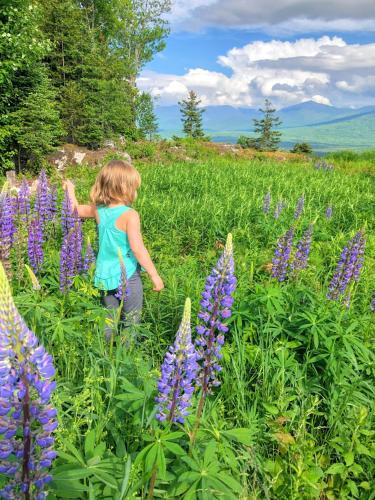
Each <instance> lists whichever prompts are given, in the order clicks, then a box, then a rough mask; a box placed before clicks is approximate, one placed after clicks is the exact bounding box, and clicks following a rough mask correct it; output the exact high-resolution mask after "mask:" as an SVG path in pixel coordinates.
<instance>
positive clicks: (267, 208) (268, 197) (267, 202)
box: [263, 191, 271, 214]
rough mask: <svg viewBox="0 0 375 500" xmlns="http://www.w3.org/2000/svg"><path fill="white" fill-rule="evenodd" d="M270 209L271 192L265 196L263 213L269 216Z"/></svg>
mask: <svg viewBox="0 0 375 500" xmlns="http://www.w3.org/2000/svg"><path fill="white" fill-rule="evenodd" d="M270 208H271V192H270V191H268V192H267V193H266V194H265V195H264V199H263V212H264V213H265V214H269V213H270Z"/></svg>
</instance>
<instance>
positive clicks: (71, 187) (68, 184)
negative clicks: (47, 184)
mask: <svg viewBox="0 0 375 500" xmlns="http://www.w3.org/2000/svg"><path fill="white" fill-rule="evenodd" d="M63 189H65V190H66V191H68V192H70V193H71V192H74V190H75V186H74V184H73V182H72V181H70V180H69V179H66V181H63Z"/></svg>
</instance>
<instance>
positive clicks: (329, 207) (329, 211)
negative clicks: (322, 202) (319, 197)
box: [325, 205, 333, 219]
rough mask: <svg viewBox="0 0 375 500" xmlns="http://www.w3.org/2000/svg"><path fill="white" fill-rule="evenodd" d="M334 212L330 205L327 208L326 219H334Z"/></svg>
mask: <svg viewBox="0 0 375 500" xmlns="http://www.w3.org/2000/svg"><path fill="white" fill-rule="evenodd" d="M332 212H333V209H332V206H331V205H330V206H328V207H327V208H326V212H325V216H326V219H331V218H332Z"/></svg>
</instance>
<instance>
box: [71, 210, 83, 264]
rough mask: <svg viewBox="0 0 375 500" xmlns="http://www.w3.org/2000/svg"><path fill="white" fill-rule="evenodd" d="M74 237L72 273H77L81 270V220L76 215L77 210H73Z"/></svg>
mask: <svg viewBox="0 0 375 500" xmlns="http://www.w3.org/2000/svg"><path fill="white" fill-rule="evenodd" d="M74 219H75V223H74V232H73V234H74V238H73V253H74V255H73V262H74V274H79V273H80V272H81V271H82V266H83V262H82V240H83V236H82V222H81V219H80V218H79V217H78V213H77V210H75V212H74Z"/></svg>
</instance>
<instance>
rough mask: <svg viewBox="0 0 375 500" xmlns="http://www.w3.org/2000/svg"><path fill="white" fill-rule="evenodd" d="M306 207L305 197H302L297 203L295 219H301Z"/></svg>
mask: <svg viewBox="0 0 375 500" xmlns="http://www.w3.org/2000/svg"><path fill="white" fill-rule="evenodd" d="M304 205H305V196H304V195H302V196H301V197H300V198H298V201H297V205H296V210H295V212H294V218H295V219H299V218H300V217H301V215H302V212H303V207H304Z"/></svg>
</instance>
